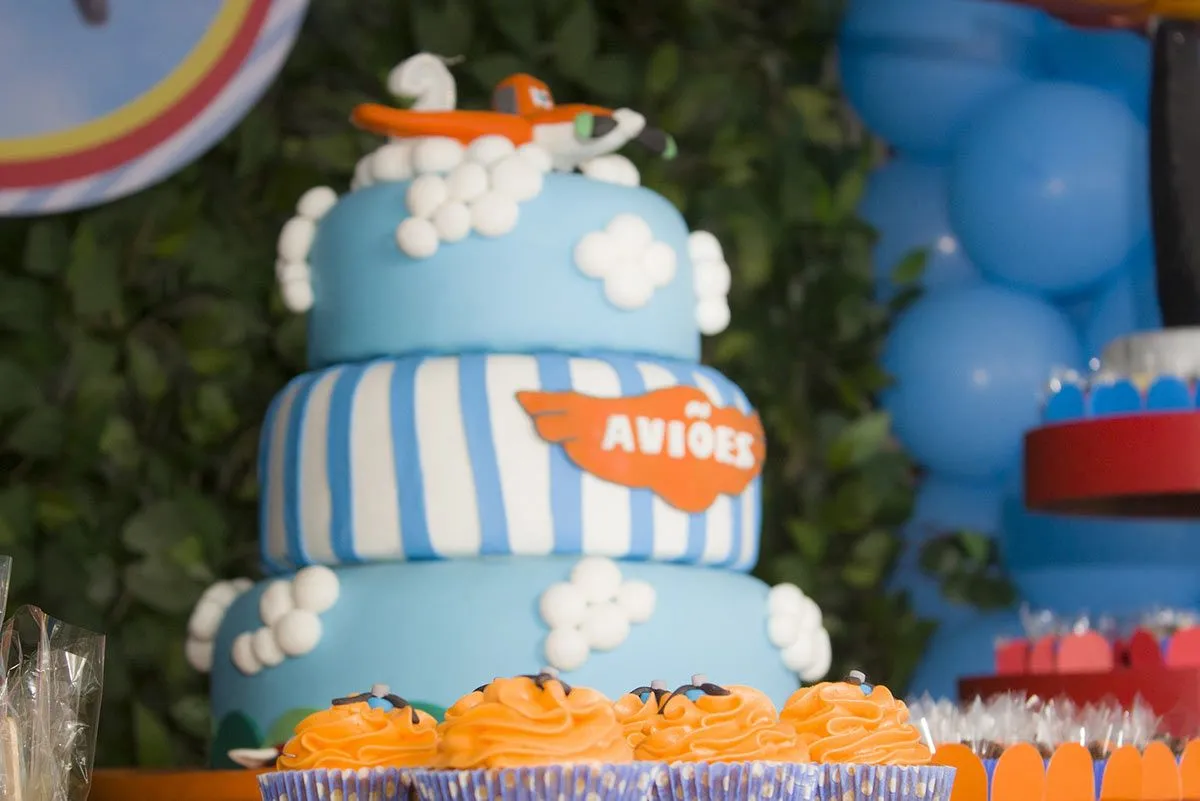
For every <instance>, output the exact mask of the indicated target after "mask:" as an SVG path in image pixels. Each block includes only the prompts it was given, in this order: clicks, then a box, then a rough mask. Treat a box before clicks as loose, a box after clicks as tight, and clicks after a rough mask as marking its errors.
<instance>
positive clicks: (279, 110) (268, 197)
mask: <svg viewBox="0 0 1200 801" xmlns="http://www.w3.org/2000/svg"><path fill="white" fill-rule="evenodd" d="M836 14H837V8H836V7H835V5H833V4H825V3H821V2H808V1H806V0H797V1H796V2H790V3H768V2H754V1H753V0H751V1H750V2H747V0H659V1H658V2H654V3H638V4H630V3H628V2H617V0H597V2H594V3H593V2H587V0H486V2H470V1H469V0H406V1H405V2H397V1H396V0H356V2H353V3H351V2H347V1H346V0H340V1H339V0H319V1H318V0H314V2H313V3H312V8H311V11H310V15H309V19H308V21H307V23H306V25H305V27H304V30H303V33H302V35H301V37H300V40H299V44H298V45H297V47H296V50H295V52H294V53H293V55H292V58H291V60H290V61H289V63H288V65H287V67H286V69H285V70H284V73H283V75H282V77H281V78H280V80H279V81H278V82H277V84H276V85H275V86H274V88H273V89H272V90H271V91H270V92H269V94H268V95H267V96H266V97H265V98H264V99H263V101H262V102H261V103H260V104H259V105H258V107H257V108H256V109H255V110H254V111H253V112H252V113H251V114H250V115H249V116H248V117H247V118H246V119H245V121H243V122H242V123H241V125H240V126H239V127H238V128H237V129H236V130H235V131H234V132H232V133H231V134H230V135H229V136H228V137H227V138H226V139H225V141H224V142H222V143H221V144H220V145H219V146H218V147H217V148H216V149H215V150H213V151H212V152H211V153H209V154H207V155H206V156H205V157H204V158H203V159H201V160H200V161H199V162H198V163H196V164H194V165H193V166H191V167H189V168H188V169H186V170H184V171H183V172H182V173H180V174H178V175H176V176H175V177H174V178H172V179H171V180H170V181H168V182H166V183H164V184H162V185H160V186H157V187H154V188H152V189H149V190H147V191H144V192H141V193H140V194H138V195H136V196H134V197H130V198H128V199H125V200H122V201H120V202H117V203H113V204H111V205H108V206H105V207H103V208H98V209H95V210H92V211H88V212H85V213H81V214H73V215H68V216H63V217H58V218H50V219H42V220H36V221H7V222H3V223H0V254H2V255H3V261H2V264H0V471H2V473H0V474H2V475H3V481H2V482H0V551H3V552H10V553H12V554H13V555H14V556H15V557H16V568H15V578H14V581H15V586H14V593H13V595H14V603H15V602H18V601H20V602H25V601H32V602H36V603H38V604H40V605H42V606H43V607H45V608H46V609H47V610H48V611H51V612H52V613H53V614H56V615H59V616H61V617H64V618H66V619H69V620H71V621H73V622H78V623H80V624H85V625H88V626H93V627H97V628H100V629H103V630H105V631H107V632H108V633H109V635H110V638H109V653H108V670H107V677H106V681H107V685H106V687H105V702H104V720H103V730H102V736H101V738H100V744H99V755H98V761H99V762H100V763H101V764H108V765H112V764H129V763H137V764H142V765H162V764H169V763H177V764H183V763H193V762H199V761H200V759H201V758H202V756H203V742H204V740H205V738H206V736H207V733H208V731H209V726H210V723H209V720H208V710H207V702H206V687H205V682H204V680H203V678H202V677H200V676H197V675H195V674H194V673H193V672H191V671H190V670H189V669H188V667H187V666H186V663H185V661H184V658H183V652H182V643H183V635H184V628H185V623H186V620H187V616H188V613H189V611H190V609H191V607H192V605H193V603H194V602H195V601H196V599H197V597H198V596H199V594H200V592H201V591H202V590H203V589H204V588H205V587H206V586H207V585H208V583H210V582H212V581H213V580H215V579H217V578H221V577H230V576H235V575H245V574H247V573H251V572H252V571H253V570H254V560H255V551H256V537H257V532H256V514H255V497H256V487H255V452H256V447H257V434H258V426H259V421H260V419H261V418H262V416H263V412H264V410H265V408H266V405H267V403H268V401H269V399H270V398H271V396H272V394H273V393H274V392H275V391H277V390H278V389H279V388H281V387H282V385H283V384H284V382H285V381H286V379H287V378H289V377H290V376H292V375H294V374H295V373H297V372H299V371H301V370H302V369H303V367H304V365H303V361H302V351H303V338H304V327H303V321H302V320H301V319H299V318H296V317H294V316H289V315H287V314H285V313H284V311H283V309H282V307H281V304H280V301H279V299H278V297H277V295H276V293H275V291H274V270H273V253H274V247H275V239H276V235H277V232H278V230H279V226H280V225H281V223H282V222H283V221H284V220H285V219H286V218H287V217H288V216H289V214H290V212H291V210H292V209H293V208H294V204H295V201H296V199H297V198H298V197H299V195H300V194H301V193H302V192H303V191H304V190H305V189H307V188H309V187H311V186H315V185H319V184H325V183H328V184H331V185H334V186H346V185H347V184H348V182H349V178H350V174H351V171H352V168H353V167H354V164H355V161H356V159H357V158H358V156H359V155H360V154H362V153H363V152H365V150H366V149H367V148H369V147H371V146H372V144H374V143H373V141H372V140H371V138H370V137H366V136H364V135H362V134H360V133H356V132H355V131H353V130H352V129H351V128H350V127H349V125H348V124H347V122H346V120H347V115H348V112H349V110H350V108H351V107H352V106H354V105H355V104H356V103H359V102H362V101H364V100H370V99H374V100H386V99H387V98H386V96H385V93H384V90H383V85H384V77H385V75H386V73H387V71H388V70H389V69H390V68H391V67H392V66H393V65H394V64H396V63H398V62H399V61H400V60H401V59H402V58H403V57H405V56H407V55H408V54H410V53H412V52H415V51H417V50H427V51H433V52H437V53H439V54H442V55H447V56H457V55H462V56H464V57H465V60H464V61H463V63H462V64H461V65H460V66H459V67H458V68H457V73H458V75H459V79H460V92H461V96H462V99H463V104H464V105H468V106H469V105H476V106H479V105H482V103H483V102H484V100H485V99H486V97H487V92H488V90H489V89H490V88H491V86H492V85H493V84H494V83H495V82H496V81H497V80H498V79H500V78H501V77H503V76H505V75H507V74H509V73H511V72H514V71H522V70H525V71H530V72H534V73H536V74H538V75H540V76H541V77H543V78H545V79H547V80H548V81H549V82H550V83H551V85H552V86H553V88H554V90H555V92H556V94H557V95H558V96H559V97H560V98H562V99H564V100H584V101H592V102H596V103H600V104H606V105H610V106H612V105H629V106H632V107H634V108H638V109H640V110H642V111H644V112H645V113H646V114H647V115H648V116H649V117H650V118H651V119H653V120H655V121H656V122H658V123H659V124H661V125H662V126H663V127H665V128H666V129H667V130H669V131H672V132H673V133H674V134H675V135H676V137H677V139H678V141H679V144H680V148H681V156H680V157H679V158H678V159H677V160H676V161H674V162H670V163H661V162H658V163H655V162H651V163H644V164H642V165H641V166H642V168H643V177H644V181H645V182H646V183H647V184H649V185H651V186H653V187H655V188H656V189H658V190H659V191H660V192H662V193H663V194H665V195H666V196H667V197H669V198H671V199H672V200H674V201H675V202H676V203H678V204H679V206H680V207H681V208H682V210H683V212H684V214H685V215H686V216H687V218H688V219H689V221H690V222H691V224H692V225H693V227H706V228H709V229H711V230H713V231H715V232H716V233H717V234H718V235H719V236H720V238H721V239H722V241H723V242H724V243H725V244H726V248H727V253H728V257H729V261H730V263H731V265H733V267H734V273H735V289H734V294H733V298H732V304H733V306H734V323H733V325H732V327H731V329H730V330H729V331H728V332H726V333H725V334H723V335H722V336H720V337H717V338H715V339H714V340H712V341H711V342H710V343H709V345H710V351H709V353H708V359H709V361H710V362H712V363H713V364H715V365H716V366H717V367H719V368H720V369H722V370H724V371H725V372H726V373H727V374H728V375H730V376H731V377H732V378H733V379H734V380H736V381H737V382H739V383H740V384H741V385H742V386H743V387H744V388H745V389H746V391H747V392H748V394H749V395H750V396H751V397H752V398H754V399H756V400H757V401H758V403H759V405H760V407H761V410H762V412H763V416H764V420H765V423H766V426H767V428H768V432H769V436H770V438H771V439H770V442H771V453H770V458H769V465H768V468H767V473H766V492H765V503H766V514H765V519H766V532H765V534H764V553H763V558H762V561H761V564H760V573H761V575H762V576H763V577H764V578H766V579H768V580H771V581H794V582H796V583H797V584H799V585H801V586H802V587H804V588H805V589H806V590H807V591H808V592H809V593H810V594H812V595H813V596H814V597H816V598H817V599H818V600H819V602H820V603H821V605H822V606H823V608H824V609H825V610H826V612H827V620H828V625H829V628H830V630H831V632H832V634H833V636H834V638H835V650H836V653H837V654H838V655H839V656H840V657H841V658H843V659H844V660H850V659H852V660H853V664H854V665H856V666H862V667H864V668H865V669H866V670H868V671H869V672H870V673H871V675H873V676H877V677H880V678H882V679H885V680H890V681H893V682H903V680H904V678H905V677H906V675H907V672H908V671H909V669H910V668H911V666H912V664H913V662H914V661H915V658H916V655H917V654H918V653H919V650H920V647H921V643H922V640H923V637H924V636H925V634H926V633H927V632H926V628H925V626H924V625H923V624H921V623H920V622H919V621H917V620H916V619H915V618H914V617H913V616H912V615H911V614H910V613H908V612H907V611H906V609H905V607H904V603H903V600H902V599H900V598H898V597H894V596H890V595H888V594H887V593H886V592H884V591H883V589H882V584H883V579H884V577H885V573H886V571H887V568H888V565H889V563H890V562H891V560H892V559H893V558H894V556H895V552H896V549H897V544H896V537H895V531H896V528H897V526H898V525H899V524H900V523H901V522H902V521H903V520H904V519H905V517H906V515H907V514H908V509H909V505H910V501H911V494H912V489H911V487H912V475H911V470H910V466H909V465H908V463H907V462H906V460H905V458H904V457H903V456H902V455H901V454H900V453H899V452H898V451H897V450H896V449H895V448H894V447H892V446H891V445H890V442H889V437H888V421H887V419H886V417H885V416H883V415H882V414H881V413H880V412H878V411H876V410H874V408H873V406H872V398H873V397H874V396H875V394H876V393H877V392H878V390H879V389H880V388H881V387H883V386H884V384H885V380H886V379H885V376H884V375H883V374H882V373H881V371H880V369H879V367H877V364H876V357H877V352H878V349H879V345H880V340H881V337H882V335H883V333H884V332H885V329H886V326H887V323H888V318H889V310H888V309H885V308H882V307H879V306H876V305H873V304H872V302H871V301H870V294H871V293H870V282H871V279H870V272H871V271H870V267H869V264H868V258H869V250H870V245H871V234H870V232H869V231H868V230H866V228H864V227H863V226H862V225H861V224H860V223H858V222H857V221H856V220H855V219H854V214H853V210H854V208H855V205H856V203H857V201H858V199H859V196H860V193H861V192H862V190H863V185H864V178H865V175H866V172H867V170H868V169H869V167H870V166H871V164H872V160H873V156H874V155H875V152H874V148H873V147H872V145H871V143H870V142H869V141H867V140H866V139H865V138H864V137H863V136H862V134H861V133H860V132H859V131H858V130H856V128H855V127H854V126H853V125H851V124H850V123H849V122H848V120H847V119H846V118H845V116H844V115H843V113H842V111H841V106H840V102H839V99H838V97H837V87H836V84H835V81H834V76H833V73H832V70H831V43H832V41H833V35H834V30H835V27H836V21H837V19H836ZM900 269H901V272H903V273H905V275H906V277H908V278H911V277H913V276H914V275H916V274H917V273H919V269H920V258H919V257H916V258H914V259H910V260H908V261H907V262H906V263H905V264H904V265H901V268H900ZM847 664H849V662H848V661H845V662H843V663H842V664H840V665H838V666H837V668H839V669H840V668H844V667H845V666H846V665H847Z"/></svg>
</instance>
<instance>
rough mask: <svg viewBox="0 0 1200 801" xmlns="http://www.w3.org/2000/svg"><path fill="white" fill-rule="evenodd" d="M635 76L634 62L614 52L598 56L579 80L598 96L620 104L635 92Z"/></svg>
mask: <svg viewBox="0 0 1200 801" xmlns="http://www.w3.org/2000/svg"><path fill="white" fill-rule="evenodd" d="M634 77H635V72H634V68H633V62H631V61H630V60H629V58H628V57H626V56H622V55H617V54H612V55H606V56H600V57H598V58H596V59H595V60H594V61H593V62H592V64H591V66H589V67H588V69H587V73H586V74H585V75H582V76H580V79H579V80H580V81H581V82H582V83H583V85H584V86H585V87H586V88H587V89H588V91H589V92H592V93H593V94H594V95H595V96H596V97H597V98H599V99H601V100H611V101H612V104H613V105H618V104H620V103H622V102H625V100H626V99H627V98H628V97H629V96H630V95H631V94H632V93H633V87H634Z"/></svg>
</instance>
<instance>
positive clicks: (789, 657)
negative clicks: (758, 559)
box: [767, 584, 833, 681]
mask: <svg viewBox="0 0 1200 801" xmlns="http://www.w3.org/2000/svg"><path fill="white" fill-rule="evenodd" d="M767 637H768V639H770V641H771V644H772V645H774V646H775V647H776V648H778V649H779V651H780V657H781V658H782V659H783V663H784V665H785V666H786V667H787V669H788V670H791V671H793V672H794V673H796V674H798V675H799V676H800V678H801V679H803V680H804V681H817V680H819V679H821V678H823V677H824V676H825V674H826V673H828V672H829V667H830V664H831V662H832V659H833V651H832V648H831V646H830V643H829V632H828V631H826V629H825V625H824V623H823V621H822V616H821V608H820V607H819V606H817V604H816V602H815V601H813V599H811V598H809V597H808V596H807V595H805V594H804V592H803V591H802V590H801V589H800V588H799V587H797V586H796V585H795V584H777V585H775V586H774V587H772V588H771V590H770V592H769V593H767Z"/></svg>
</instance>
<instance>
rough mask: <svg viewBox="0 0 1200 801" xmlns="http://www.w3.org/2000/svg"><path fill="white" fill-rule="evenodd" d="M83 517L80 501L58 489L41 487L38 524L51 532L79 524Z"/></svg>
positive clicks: (38, 502)
mask: <svg viewBox="0 0 1200 801" xmlns="http://www.w3.org/2000/svg"><path fill="white" fill-rule="evenodd" d="M82 517H83V513H82V510H81V509H80V504H79V499H78V498H76V497H75V496H74V495H72V494H71V493H70V492H66V491H64V490H63V489H61V488H57V487H41V488H39V489H38V491H37V522H38V525H39V526H40V527H42V528H44V529H48V530H50V531H57V530H59V529H62V528H64V527H66V526H69V525H72V524H74V523H78V522H79V520H80V519H81V518H82Z"/></svg>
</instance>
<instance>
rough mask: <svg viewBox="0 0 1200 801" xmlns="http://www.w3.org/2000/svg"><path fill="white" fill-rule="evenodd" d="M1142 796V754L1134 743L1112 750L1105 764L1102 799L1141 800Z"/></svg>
mask: <svg viewBox="0 0 1200 801" xmlns="http://www.w3.org/2000/svg"><path fill="white" fill-rule="evenodd" d="M1141 797H1142V755H1141V754H1140V753H1138V750H1137V749H1136V748H1134V747H1133V746H1132V745H1125V746H1121V747H1120V748H1118V749H1117V750H1116V751H1113V752H1112V755H1111V756H1110V757H1109V758H1108V764H1107V765H1105V766H1104V780H1103V781H1102V782H1101V784H1100V801H1140V799H1141Z"/></svg>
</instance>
